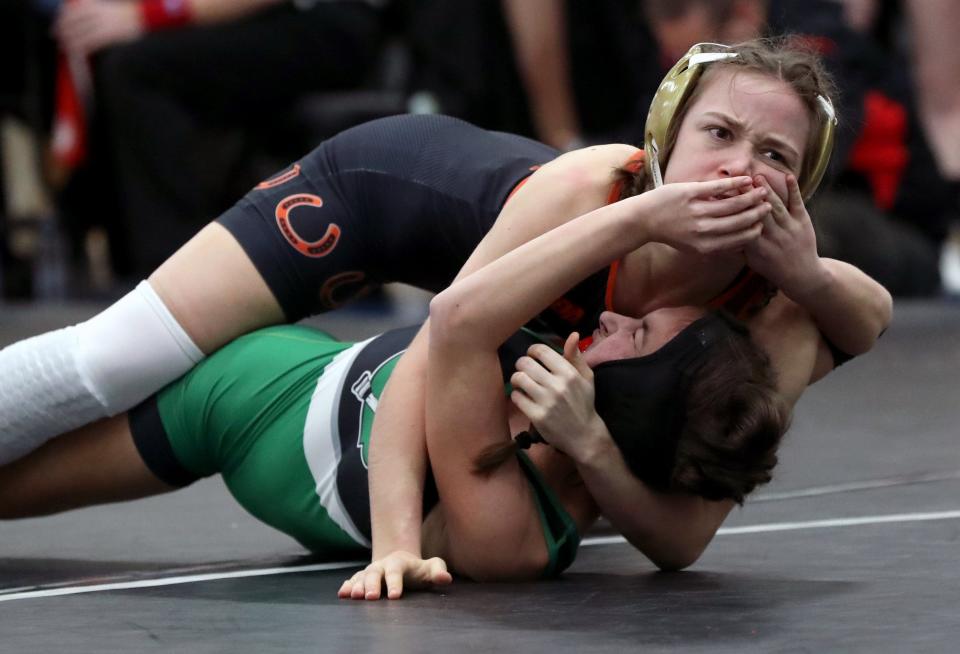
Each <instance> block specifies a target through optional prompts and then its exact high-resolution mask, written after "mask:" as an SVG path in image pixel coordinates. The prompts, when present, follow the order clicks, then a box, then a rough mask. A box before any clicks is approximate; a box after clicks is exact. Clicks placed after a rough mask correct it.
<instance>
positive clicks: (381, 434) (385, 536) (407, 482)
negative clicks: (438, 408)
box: [369, 329, 427, 560]
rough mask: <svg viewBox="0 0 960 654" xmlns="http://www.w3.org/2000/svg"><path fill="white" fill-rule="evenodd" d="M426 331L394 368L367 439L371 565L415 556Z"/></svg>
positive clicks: (424, 463) (422, 466)
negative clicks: (396, 555)
mask: <svg viewBox="0 0 960 654" xmlns="http://www.w3.org/2000/svg"><path fill="white" fill-rule="evenodd" d="M425 375H426V329H421V330H420V332H419V333H418V334H417V337H416V338H415V339H414V341H413V342H412V343H411V345H410V347H409V348H408V349H407V352H406V353H405V354H404V355H403V356H402V357H401V358H400V361H398V362H397V365H396V367H395V368H394V370H393V372H392V373H391V375H390V380H389V381H388V383H387V386H386V387H385V388H384V391H383V394H382V396H381V397H380V399H379V402H378V404H377V419H376V421H375V422H374V425H373V433H372V434H371V437H370V474H369V479H370V482H369V483H370V524H371V529H372V532H373V534H372V535H373V559H374V560H377V559H379V558H382V557H383V556H385V555H386V554H389V553H390V552H395V551H397V550H403V551H406V552H410V553H411V554H414V555H417V556H420V555H421V541H420V531H421V523H422V522H423V515H422V514H423V482H424V477H425V475H426V467H427V451H426V437H425V435H424V430H425V425H424V414H423V410H424V401H425V398H424V394H425V391H424V388H425V382H424V377H425Z"/></svg>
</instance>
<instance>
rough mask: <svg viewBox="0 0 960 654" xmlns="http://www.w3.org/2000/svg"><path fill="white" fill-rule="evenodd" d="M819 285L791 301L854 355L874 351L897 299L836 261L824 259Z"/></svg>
mask: <svg viewBox="0 0 960 654" xmlns="http://www.w3.org/2000/svg"><path fill="white" fill-rule="evenodd" d="M821 262H822V263H823V268H824V271H823V274H822V275H820V276H819V277H818V280H817V283H816V284H812V285H810V286H808V287H806V288H804V289H802V290H797V291H794V292H790V289H784V291H785V294H786V295H787V297H789V298H790V299H791V300H793V301H794V302H796V303H797V304H799V305H800V306H801V307H803V308H804V309H806V310H807V312H808V313H809V314H810V316H811V317H812V318H813V320H814V322H815V323H816V324H817V327H819V328H820V331H821V332H822V333H823V335H824V336H825V337H826V338H827V339H828V340H829V341H830V342H831V343H833V344H834V345H835V346H836V347H838V348H839V349H840V350H842V351H843V352H846V353H847V354H851V355H857V354H863V353H864V352H866V351H868V350H870V348H872V347H873V344H874V343H875V342H876V340H877V338H878V337H879V336H880V334H881V333H882V332H883V330H885V329H886V328H887V326H888V325H889V324H890V319H891V317H892V315H893V299H892V298H891V297H890V293H889V292H887V290H886V289H885V288H884V287H883V286H881V285H880V284H879V283H877V282H876V281H874V280H873V279H871V278H870V277H869V276H868V275H866V274H865V273H863V272H862V271H860V270H859V269H858V268H856V267H854V266H851V265H850V264H847V263H844V262H842V261H836V260H834V259H821Z"/></svg>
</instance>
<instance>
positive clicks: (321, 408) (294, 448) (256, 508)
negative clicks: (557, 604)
mask: <svg viewBox="0 0 960 654" xmlns="http://www.w3.org/2000/svg"><path fill="white" fill-rule="evenodd" d="M417 329H418V328H417V327H409V328H404V329H398V330H393V331H390V332H387V333H385V334H382V335H380V336H377V337H374V338H371V339H369V340H367V341H363V342H361V343H344V342H340V341H337V340H335V339H333V338H332V337H330V336H328V335H326V334H324V333H323V332H320V331H318V330H316V329H314V328H311V327H307V326H302V325H284V326H278V327H271V328H268V329H263V330H260V331H258V332H254V333H252V334H248V335H246V336H243V337H241V338H239V339H237V340H236V341H234V342H232V343H230V344H229V345H227V346H225V347H224V348H222V349H220V350H219V351H217V352H216V353H215V354H213V355H212V356H211V357H209V358H208V359H206V360H205V361H203V362H201V363H200V364H199V365H198V366H196V367H195V368H194V369H193V370H192V371H190V372H189V373H188V374H186V375H185V376H184V377H182V378H180V379H179V380H177V381H176V382H174V383H173V384H171V385H170V386H168V387H167V388H165V389H164V390H163V391H161V392H160V393H159V394H158V395H157V396H155V397H154V398H151V399H150V400H148V401H146V402H144V403H143V404H142V405H140V406H139V407H137V408H136V409H134V410H133V411H132V412H131V414H130V425H131V430H132V432H133V436H134V441H135V443H136V444H137V448H138V450H139V451H140V454H141V456H142V457H143V459H144V462H145V463H146V465H147V466H148V467H149V468H150V469H151V470H152V471H153V472H154V474H156V475H157V476H158V477H159V478H160V479H161V480H163V481H165V482H167V483H169V484H171V485H175V486H183V485H186V484H189V483H191V482H192V481H195V480H196V479H198V478H201V477H206V476H210V475H213V474H216V473H220V474H222V475H223V478H224V481H225V483H226V485H227V487H228V489H229V490H230V492H231V493H232V494H233V495H234V497H235V498H236V499H237V501H239V502H240V504H241V505H242V506H243V507H244V508H245V509H247V510H248V511H249V512H250V513H251V514H253V515H254V516H255V517H257V518H258V519H260V520H262V521H263V522H265V523H267V524H269V525H271V526H273V527H275V528H277V529H279V530H280V531H283V532H284V533H287V534H289V535H290V536H292V537H293V538H295V539H296V540H298V541H299V542H300V543H301V544H303V545H304V546H305V547H306V548H308V549H309V550H311V551H313V552H315V553H318V554H321V555H323V556H329V557H338V556H346V555H356V554H358V553H361V552H363V551H364V550H368V549H369V548H370V499H369V494H368V487H367V461H368V458H367V457H368V451H369V445H370V432H371V428H372V425H373V419H374V416H375V414H376V409H377V400H378V398H379V397H380V394H381V393H382V391H383V388H384V386H385V385H386V383H387V380H388V379H389V377H390V373H391V372H392V371H393V368H394V366H395V365H396V363H397V361H398V360H399V358H400V355H401V354H402V353H403V352H404V350H405V349H406V348H407V346H408V345H409V343H410V341H411V340H412V339H413V337H414V335H416V332H417ZM513 349H514V350H515V351H522V350H525V344H518V345H515V347H514V348H513ZM505 359H506V360H510V361H511V363H512V361H515V360H516V359H515V357H513V355H512V354H511V355H508V356H506V357H505ZM511 368H512V365H511ZM520 461H521V467H522V468H523V469H524V471H525V473H526V474H527V478H528V480H529V481H530V484H531V488H532V489H533V490H534V496H535V497H536V501H537V504H538V506H539V508H540V515H541V522H542V524H543V528H544V536H545V538H546V541H547V545H548V549H549V551H550V565H549V566H548V568H547V570H545V571H544V574H547V575H549V574H557V573H559V572H560V571H562V570H563V569H564V568H566V567H567V566H568V565H569V564H570V563H572V561H573V558H574V556H575V554H576V549H577V546H578V544H579V536H578V534H577V532H576V527H575V525H574V523H573V520H572V519H571V518H570V516H569V515H568V514H567V513H566V511H565V510H564V509H563V507H562V506H561V505H560V503H559V501H558V500H557V499H556V498H555V497H554V495H553V493H552V492H551V490H550V489H549V487H548V486H547V485H546V483H545V482H544V481H543V480H542V479H541V478H540V475H539V472H538V471H537V470H536V468H535V467H534V466H533V465H532V463H530V461H529V460H528V459H527V458H526V456H524V455H521V456H520ZM424 496H425V497H424V512H425V513H426V512H427V511H428V510H429V509H430V508H431V507H432V506H433V505H434V504H435V503H436V501H437V497H436V490H435V486H434V484H433V480H432V478H428V479H427V483H426V486H425V492H424Z"/></svg>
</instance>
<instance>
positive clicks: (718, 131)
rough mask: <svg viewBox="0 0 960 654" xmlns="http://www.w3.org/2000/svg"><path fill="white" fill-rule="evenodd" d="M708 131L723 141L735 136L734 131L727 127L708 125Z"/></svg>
mask: <svg viewBox="0 0 960 654" xmlns="http://www.w3.org/2000/svg"><path fill="white" fill-rule="evenodd" d="M707 131H708V132H710V135H711V136H712V137H713V138H715V139H719V140H721V141H729V140H730V139H731V138H733V133H732V132H731V131H730V130H729V129H727V128H726V127H708V128H707Z"/></svg>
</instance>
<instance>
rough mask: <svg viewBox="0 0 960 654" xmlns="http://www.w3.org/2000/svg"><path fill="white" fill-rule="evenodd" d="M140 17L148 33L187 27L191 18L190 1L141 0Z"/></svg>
mask: <svg viewBox="0 0 960 654" xmlns="http://www.w3.org/2000/svg"><path fill="white" fill-rule="evenodd" d="M140 17H141V19H142V20H143V26H144V27H145V28H146V29H147V30H148V31H150V32H152V31H154V30H162V29H169V28H171V27H181V26H183V25H188V24H189V23H190V21H191V18H192V16H191V15H190V0H143V1H142V2H141V3H140Z"/></svg>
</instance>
